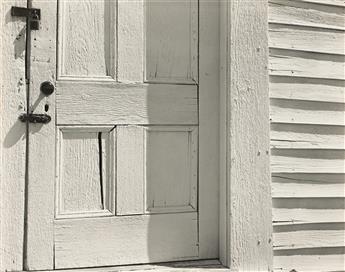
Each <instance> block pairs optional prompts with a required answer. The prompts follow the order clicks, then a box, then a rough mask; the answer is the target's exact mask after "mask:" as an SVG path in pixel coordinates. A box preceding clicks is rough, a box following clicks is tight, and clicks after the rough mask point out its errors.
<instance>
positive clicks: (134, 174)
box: [116, 126, 145, 215]
mask: <svg viewBox="0 0 345 272" xmlns="http://www.w3.org/2000/svg"><path fill="white" fill-rule="evenodd" d="M116 131H117V136H116V138H117V141H116V153H117V162H116V165H117V172H116V175H117V176H116V187H117V190H116V214H117V215H130V214H143V213H144V202H145V199H144V194H145V157H144V155H145V142H144V133H145V130H144V127H139V126H117V128H116Z"/></svg>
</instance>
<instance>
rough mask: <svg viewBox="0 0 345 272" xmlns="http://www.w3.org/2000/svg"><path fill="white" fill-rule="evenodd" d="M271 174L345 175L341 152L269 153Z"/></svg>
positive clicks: (284, 151) (294, 151) (299, 151)
mask: <svg viewBox="0 0 345 272" xmlns="http://www.w3.org/2000/svg"><path fill="white" fill-rule="evenodd" d="M271 153H272V156H271V169H272V173H274V174H276V173H330V174H332V173H334V174H343V173H345V158H344V151H343V150H294V149H273V150H272V151H271Z"/></svg>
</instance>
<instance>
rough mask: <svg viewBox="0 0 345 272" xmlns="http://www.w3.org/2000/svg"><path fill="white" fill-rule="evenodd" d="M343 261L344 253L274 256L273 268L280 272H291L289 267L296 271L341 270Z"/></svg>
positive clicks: (344, 259) (344, 258)
mask: <svg viewBox="0 0 345 272" xmlns="http://www.w3.org/2000/svg"><path fill="white" fill-rule="evenodd" d="M344 263H345V255H344V254H334V255H312V256H306V255H296V256H276V257H275V258H274V269H275V271H280V272H291V267H294V269H296V271H343V270H344Z"/></svg>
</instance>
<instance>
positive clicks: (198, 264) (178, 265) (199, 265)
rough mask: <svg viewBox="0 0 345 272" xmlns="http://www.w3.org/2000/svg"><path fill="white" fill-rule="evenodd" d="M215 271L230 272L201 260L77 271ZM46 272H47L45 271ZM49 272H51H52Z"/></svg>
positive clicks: (209, 261)
mask: <svg viewBox="0 0 345 272" xmlns="http://www.w3.org/2000/svg"><path fill="white" fill-rule="evenodd" d="M210 270H212V271H216V272H230V269H228V268H225V267H224V266H223V265H221V264H220V262H219V261H218V260H201V261H179V262H170V263H156V264H144V265H130V266H128V265H126V266H115V267H102V268H100V267H99V268H84V269H79V270H78V271H80V272H119V271H121V272H130V271H169V272H182V271H193V272H202V271H205V272H207V271H210ZM60 271H61V272H73V271H75V270H72V269H67V270H65V269H63V270H60ZM40 272H43V271H40ZM47 272H48V271H47ZM49 272H53V271H52V270H51V271H49Z"/></svg>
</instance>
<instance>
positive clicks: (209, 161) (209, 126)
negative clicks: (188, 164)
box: [198, 0, 220, 259]
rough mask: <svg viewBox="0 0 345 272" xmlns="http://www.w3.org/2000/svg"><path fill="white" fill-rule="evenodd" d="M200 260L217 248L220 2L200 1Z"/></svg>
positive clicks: (209, 256)
mask: <svg viewBox="0 0 345 272" xmlns="http://www.w3.org/2000/svg"><path fill="white" fill-rule="evenodd" d="M199 32H200V35H199V86H198V89H199V92H198V96H199V244H200V246H199V248H200V253H199V258H200V259H211V258H218V257H219V253H218V251H219V250H218V247H219V237H218V235H219V230H218V225H219V114H220V112H219V56H218V54H219V0H210V1H203V0H200V1H199Z"/></svg>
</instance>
